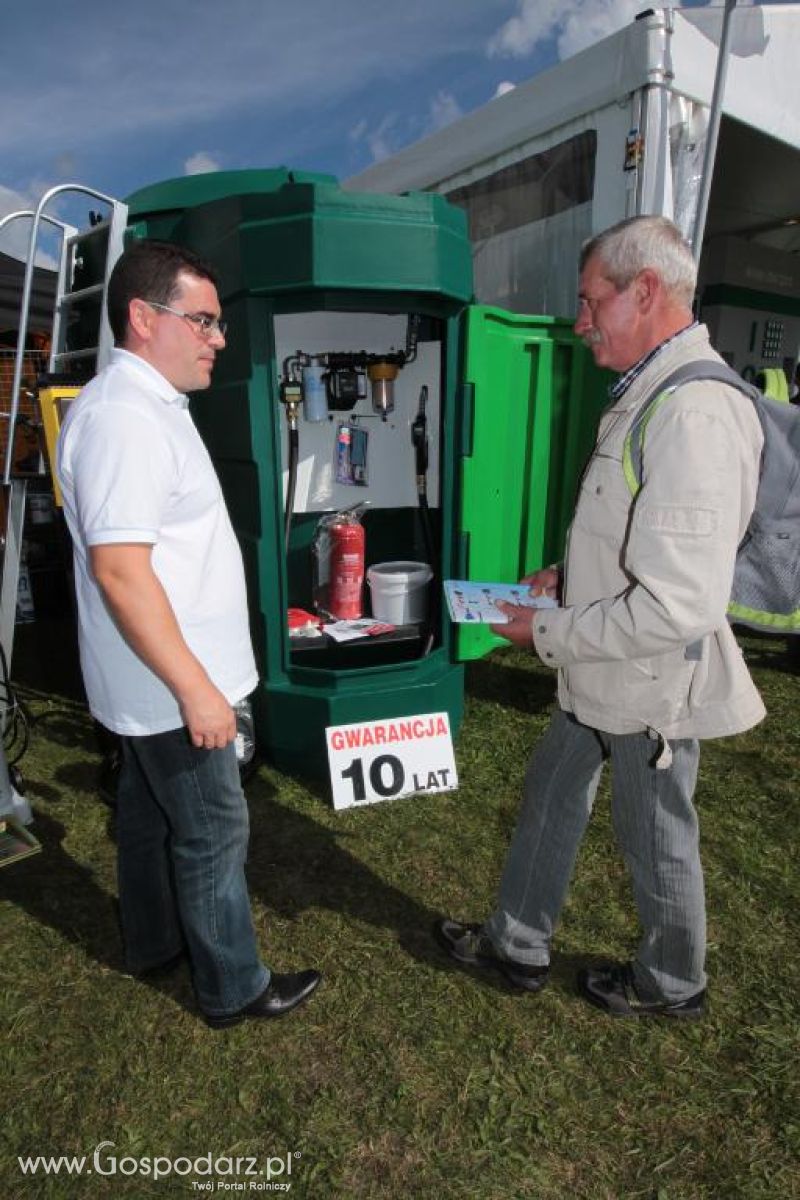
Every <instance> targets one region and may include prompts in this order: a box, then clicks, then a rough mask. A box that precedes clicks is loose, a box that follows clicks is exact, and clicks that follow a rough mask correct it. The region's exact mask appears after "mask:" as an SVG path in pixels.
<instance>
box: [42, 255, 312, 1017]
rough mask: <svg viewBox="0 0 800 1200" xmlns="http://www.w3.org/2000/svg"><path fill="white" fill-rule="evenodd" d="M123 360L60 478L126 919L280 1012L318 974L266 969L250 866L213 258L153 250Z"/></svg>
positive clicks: (217, 988) (90, 411) (228, 1008)
mask: <svg viewBox="0 0 800 1200" xmlns="http://www.w3.org/2000/svg"><path fill="white" fill-rule="evenodd" d="M108 313H109V321H110V324H111V328H112V331H113V333H114V338H115V342H116V349H115V350H114V351H113V354H112V359H111V362H110V363H109V365H108V366H107V367H106V368H105V370H103V371H101V372H100V374H99V375H97V376H96V377H95V378H94V379H93V380H92V382H91V383H90V384H88V386H87V387H86V388H84V390H83V391H82V392H81V394H80V396H79V397H78V399H77V400H76V401H75V403H74V404H73V405H72V406H71V408H70V411H69V413H68V415H67V418H66V420H65V422H64V427H63V430H62V433H61V437H60V440H59V453H58V475H59V481H60V484H61V489H62V492H63V496H64V512H65V515H66V519H67V524H68V526H69V530H70V533H71V534H72V540H73V544H74V558H75V585H76V592H77V599H78V615H79V640H80V652H81V665H82V670H83V676H84V682H85V685H86V692H87V695H88V699H89V707H90V709H91V712H92V715H93V716H94V717H96V719H97V720H98V721H100V722H101V724H103V725H104V726H106V727H107V728H108V729H111V730H113V731H114V732H115V733H116V734H118V735H119V736H120V740H121V745H122V756H123V765H122V771H121V774H120V781H119V790H118V797H117V838H118V874H119V898H120V914H121V920H122V932H123V938H124V942H125V953H126V960H127V964H128V967H129V968H130V970H131V971H132V972H134V973H135V974H138V975H143V974H147V973H149V972H151V971H153V970H156V969H160V968H162V967H164V966H165V965H170V964H171V963H172V962H177V960H178V959H179V958H180V956H181V955H182V954H183V953H184V952H186V953H187V954H188V957H189V961H190V964H191V968H192V977H193V981H194V986H195V991H196V994H197V998H198V1002H199V1005H200V1008H201V1009H202V1011H203V1013H204V1015H205V1017H206V1020H207V1021H208V1023H209V1024H210V1025H212V1026H213V1027H215V1028H221V1027H226V1026H229V1025H233V1024H236V1023H238V1022H239V1021H241V1020H244V1019H245V1018H246V1017H274V1016H281V1015H282V1014H283V1013H286V1012H289V1011H290V1010H291V1009H292V1008H294V1007H296V1005H298V1004H300V1003H301V1002H302V1001H304V1000H305V999H307V997H308V996H310V995H311V993H312V992H313V991H314V989H315V988H316V986H317V984H318V983H319V980H320V976H319V974H318V972H316V971H312V970H306V971H301V972H298V973H296V974H290V975H277V974H275V973H274V972H272V973H271V972H270V971H269V970H268V969H267V968H266V967H265V966H264V964H263V963H262V962H261V959H260V956H259V953H258V949H257V946H256V940H255V933H254V930H253V923H252V918H251V913H250V903H249V899H248V894H247V884H246V880H245V875H244V862H245V857H246V852H247V840H248V832H249V826H248V815H247V806H246V802H245V799H244V796H243V794H242V789H241V784H240V781H239V772H238V767H237V763H236V753H235V749H234V738H235V734H236V721H235V716H234V712H233V708H232V705H234V704H235V703H237V702H238V701H239V700H241V699H242V698H243V697H244V696H246V695H247V694H248V693H249V692H251V691H252V689H253V688H254V687H255V685H256V682H257V673H256V668H255V662H254V659H253V651H252V647H251V643H250V633H249V626H248V619H247V600H246V595H245V583H244V572H243V568H242V560H241V553H240V551H239V546H238V543H237V541H236V537H235V535H234V532H233V529H232V527H231V523H230V520H229V517H228V513H227V510H226V508H225V502H224V500H223V497H222V492H221V490H220V486H219V482H218V480H217V477H216V474H215V472H214V469H213V467H212V464H211V460H210V458H209V456H208V452H207V450H206V448H205V446H204V444H203V442H202V440H201V438H200V436H199V434H198V433H197V430H196V429H195V426H194V423H193V421H192V418H191V416H190V414H189V409H188V400H187V398H186V393H187V392H193V391H199V390H201V389H203V388H207V387H208V386H209V384H210V382H211V372H212V370H213V367H214V360H215V357H216V354H217V352H218V351H219V350H221V349H223V348H224V345H225V325H224V323H223V322H221V321H220V305H219V298H218V296H217V289H216V285H215V280H214V276H213V274H212V272H211V270H210V269H209V267H208V266H207V265H206V264H205V263H203V262H202V261H201V260H200V259H198V258H197V257H196V256H195V255H193V254H192V253H190V252H189V251H187V250H184V249H183V248H181V247H178V246H174V245H170V244H168V243H162V242H152V241H139V242H134V243H133V244H132V246H131V247H130V248H129V249H128V250H127V251H126V252H125V253H124V254H123V255H122V257H121V258H120V259H119V261H118V262H117V264H116V266H115V267H114V270H113V272H112V275H111V279H110V281H109V288H108Z"/></svg>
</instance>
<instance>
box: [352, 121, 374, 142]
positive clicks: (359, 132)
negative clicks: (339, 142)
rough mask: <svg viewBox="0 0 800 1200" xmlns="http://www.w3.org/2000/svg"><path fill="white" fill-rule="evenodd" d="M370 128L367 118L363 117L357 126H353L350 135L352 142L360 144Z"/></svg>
mask: <svg viewBox="0 0 800 1200" xmlns="http://www.w3.org/2000/svg"><path fill="white" fill-rule="evenodd" d="M368 128H369V126H368V125H367V119H366V117H362V118H361V120H360V121H357V122H356V123H355V125H354V126H353V128H352V129H351V130H350V133H349V134H348V136H349V138H350V141H351V142H360V141H361V140H362V138H363V137H364V136H365V134H366V132H367V129H368Z"/></svg>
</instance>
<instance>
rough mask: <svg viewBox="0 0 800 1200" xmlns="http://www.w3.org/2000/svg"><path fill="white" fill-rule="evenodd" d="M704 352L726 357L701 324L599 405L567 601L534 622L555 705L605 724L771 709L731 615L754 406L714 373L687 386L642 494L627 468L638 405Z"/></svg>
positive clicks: (753, 479) (670, 406)
mask: <svg viewBox="0 0 800 1200" xmlns="http://www.w3.org/2000/svg"><path fill="white" fill-rule="evenodd" d="M697 358H711V359H717V358H718V356H717V355H716V353H715V352H714V350H712V348H711V346H710V343H709V340H708V332H707V330H706V329H705V327H704V326H699V327H697V328H695V329H692V330H689V331H687V332H686V333H685V334H682V335H680V336H679V337H678V338H676V339H675V340H674V341H673V342H671V343H670V344H669V345H667V346H666V347H665V348H664V350H663V351H662V352H661V353H660V354H659V355H657V357H656V358H655V359H654V360H653V362H652V363H650V364H649V366H648V367H647V368H646V369H645V370H644V371H643V372H642V374H641V375H640V376H639V377H638V378H637V379H636V380H635V381H634V382H633V384H632V385H631V386H630V387H629V388H628V390H627V392H626V393H625V395H624V396H623V397H622V399H621V400H619V401H618V402H617V403H615V404H612V406H611V407H609V408H608V409H607V410H606V412H605V413H604V414H603V417H602V419H601V422H600V429H599V433H598V438H597V443H596V446H595V450H594V453H593V455H592V458H591V460H590V462H589V464H588V466H587V468H586V471H585V473H584V475H583V479H582V481H581V488H580V494H579V497H578V502H577V506H576V509H575V516H574V518H573V521H572V526H571V528H570V531H569V535H568V543H567V554H566V563H565V571H564V589H563V604H564V607H563V608H557V609H553V610H543V611H542V612H540V613H537V615H536V617H535V619H534V622H533V637H534V644H535V646H536V651H537V653H538V654H539V656H540V657H541V659H542V661H543V662H544V663H546V664H548V665H550V666H553V667H558V668H559V680H558V696H559V703H560V705H561V707H562V708H563V709H564V710H565V711H567V712H572V713H574V714H575V716H576V717H577V718H578V720H579V721H581V722H582V723H584V724H586V725H590V726H592V727H594V728H596V729H602V730H604V731H606V732H608V733H634V732H637V731H641V730H643V729H647V730H649V731H650V732H651V733H652V734H653V735H654V736H655V735H656V734H658V735H660V736H661V738H662V739H667V738H689V737H696V738H711V737H719V736H721V735H724V734H731V733H737V732H739V731H741V730H743V729H749V728H750V727H751V726H752V725H755V724H756V723H757V722H758V721H760V720H761V719H762V717H763V716H764V713H765V710H764V705H763V703H762V701H761V697H760V696H759V694H758V692H757V691H756V688H755V685H754V684H753V681H752V679H751V678H750V675H749V673H748V670H747V667H746V666H745V664H744V660H743V658H742V654H741V651H740V650H739V647H738V645H737V643H736V639H735V638H734V636H733V634H732V632H731V630H730V627H729V625H728V622H727V620H726V617H725V612H726V608H727V603H728V599H729V596H730V590H731V580H732V577H733V566H734V561H735V557H736V548H737V546H738V544H739V542H740V541H741V539H742V536H743V534H744V532H745V529H746V528H747V523H748V520H749V518H750V514H751V512H752V509H753V504H754V501H755V494H756V488H757V484H758V473H759V460H760V455H761V448H762V444H763V438H762V433H761V426H760V424H759V421H758V417H757V416H756V413H755V410H754V408H753V405H752V403H751V402H750V400H748V398H747V397H746V396H743V395H741V394H740V393H739V392H737V391H736V390H735V389H732V388H728V387H725V386H724V385H722V384H719V383H717V382H711V381H703V382H698V383H687V384H684V385H682V386H681V387H679V388H678V389H676V391H675V392H674V393H673V394H672V395H671V396H670V397H669V398H668V399H667V400H666V401H665V402H664V403H663V404H662V405H660V407H659V408H658V409H657V410H656V412H655V413H654V415H653V416H652V418H651V419H650V421H649V424H648V425H647V431H646V434H645V438H644V455H643V480H642V487H641V490H640V491H639V493H638V495H637V496H636V498H635V499H634V498H633V497H632V496H631V493H630V490H629V488H628V485H627V483H626V481H625V477H624V475H623V471H622V455H623V446H624V441H625V435H626V433H627V432H628V429H629V428H630V425H631V423H632V421H633V419H634V417H635V415H636V412H637V410H638V409H639V408H640V407H641V405H642V403H643V401H644V400H645V398H646V397H647V396H648V395H650V394H651V393H652V392H653V391H654V389H657V388H658V385H659V383H660V382H662V381H664V380H665V379H666V377H667V376H668V375H669V374H670V373H671V372H672V371H673V370H674V369H675V368H676V367H678V366H680V364H681V363H683V362H688V361H690V360H693V359H697Z"/></svg>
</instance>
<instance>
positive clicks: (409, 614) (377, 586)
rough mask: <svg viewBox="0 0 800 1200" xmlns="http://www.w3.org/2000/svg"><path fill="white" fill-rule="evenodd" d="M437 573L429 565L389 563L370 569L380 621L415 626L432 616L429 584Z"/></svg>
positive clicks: (374, 607)
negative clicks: (429, 601)
mask: <svg viewBox="0 0 800 1200" xmlns="http://www.w3.org/2000/svg"><path fill="white" fill-rule="evenodd" d="M432 578H433V571H432V570H431V569H430V567H429V566H428V564H427V563H420V562H385V563H375V565H374V566H372V567H368V568H367V583H368V584H369V590H370V596H371V599H372V615H373V617H374V618H375V620H376V621H387V622H388V623H389V624H390V625H414V624H418V623H419V622H422V621H424V620H425V618H426V616H427V615H428V584H429V583H430V581H431V579H432Z"/></svg>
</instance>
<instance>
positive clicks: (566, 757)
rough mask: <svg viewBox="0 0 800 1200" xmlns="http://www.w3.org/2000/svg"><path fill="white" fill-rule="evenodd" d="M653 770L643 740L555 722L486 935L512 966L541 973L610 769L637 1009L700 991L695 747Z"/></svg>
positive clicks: (676, 744) (528, 784)
mask: <svg viewBox="0 0 800 1200" xmlns="http://www.w3.org/2000/svg"><path fill="white" fill-rule="evenodd" d="M670 747H671V749H672V755H673V761H672V765H671V766H670V767H669V768H667V769H660V770H659V769H657V768H656V767H655V766H654V762H653V760H654V758H655V755H656V750H657V743H656V742H654V741H652V740H651V739H650V738H649V737H648V736H647V734H646V733H633V734H624V735H617V734H608V733H603V732H601V731H600V730H596V729H590V728H588V726H586V725H581V724H580V722H579V721H576V720H575V718H574V717H572V716H570V715H569V714H568V713H564V712H556V713H555V714H554V716H553V720H552V722H551V724H550V727H549V729H548V730H547V732H546V733H545V735H544V737H543V738H542V740H541V741H540V742H539V744H538V745H537V746H536V748H535V750H534V752H533V754H532V756H531V760H530V763H529V764H528V770H527V774H526V776H525V785H524V792H523V803H522V809H521V812H520V815H519V820H518V823H517V828H516V831H515V833H514V837H513V839H512V842H511V847H510V849H509V852H508V857H507V859H506V864H505V869H504V872H503V876H502V880H501V883H500V891H499V896H498V903H497V908H496V910H495V912H494V913H492V915H491V917H490V918H489V920H488V921H487V922H486V925H485V928H486V931H487V933H488V934H489V937H490V938H491V940H492V941H493V943H494V944H495V946H496V947H497V948H498V949H499V950H500V951H501V952H502V953H503V954H505V955H507V956H508V957H509V958H515V959H517V960H518V961H519V962H524V963H530V964H535V965H545V964H546V963H548V962H549V961H550V941H551V938H552V936H553V931H554V929H555V926H556V923H557V921H558V917H559V914H560V912H561V907H562V905H563V903H564V899H565V897H566V894H567V888H568V886H569V881H570V879H571V877H572V871H573V867H574V865H575V858H576V856H577V853H578V848H579V846H580V844H581V841H582V839H583V835H584V833H585V831H586V826H587V824H588V821H589V816H590V814H591V811H592V805H593V803H594V798H595V794H596V792H597V786H598V784H599V782H600V774H601V771H602V769H603V763H604V761H605V760H606V759H608V760H609V761H610V763H611V775H612V778H611V812H612V817H613V821H614V832H615V834H616V838H617V842H618V844H619V846H620V849H621V850H622V853H623V856H624V858H625V862H626V864H627V866H628V870H629V872H630V876H631V883H632V886H633V895H634V900H635V902H636V907H637V911H638V914H639V921H640V924H641V926H642V931H643V933H642V938H641V941H640V943H639V946H638V949H637V952H636V957H635V959H634V961H633V969H634V976H635V979H636V983H637V987H638V989H639V991H640V992H641V993H642V996H643V997H646V998H653V999H657V998H661V997H663V998H664V999H667V1000H670V1001H678V1000H685V999H687V998H688V997H689V996H692V995H694V994H695V993H696V992H698V991H700V990H701V989H702V988H704V987H705V985H706V975H705V970H704V960H705V948H706V919H705V894H704V889H703V871H702V867H701V865H700V849H699V831H698V823H697V814H696V813H695V810H694V806H693V804H692V796H693V794H694V788H695V783H696V780H697V766H698V762H699V757H700V755H699V746H698V743H697V741H696V740H694V739H689V738H687V739H681V740H676V741H673V742H670Z"/></svg>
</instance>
